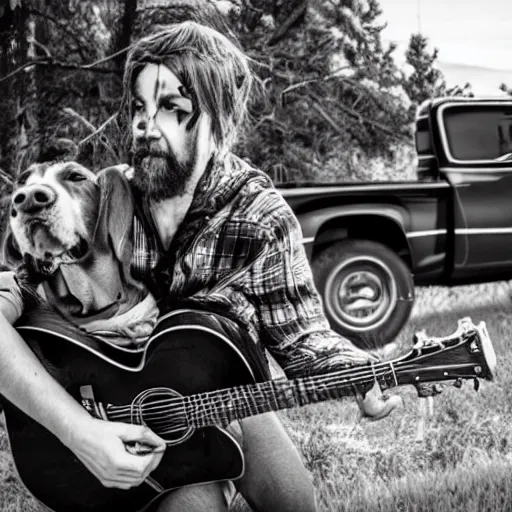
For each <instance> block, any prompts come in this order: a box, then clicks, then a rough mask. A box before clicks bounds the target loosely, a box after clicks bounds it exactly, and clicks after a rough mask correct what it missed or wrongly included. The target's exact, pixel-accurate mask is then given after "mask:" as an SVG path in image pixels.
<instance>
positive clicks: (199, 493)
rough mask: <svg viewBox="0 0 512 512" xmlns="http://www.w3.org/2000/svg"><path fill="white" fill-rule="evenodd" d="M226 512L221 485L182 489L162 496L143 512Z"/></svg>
mask: <svg viewBox="0 0 512 512" xmlns="http://www.w3.org/2000/svg"><path fill="white" fill-rule="evenodd" d="M185 510H186V511H187V512H203V511H205V510H208V511H211V512H227V510H228V507H227V502H226V497H225V494H224V489H223V484H222V483H213V484H204V485H194V486H190V487H182V488H181V489H176V490H175V491H171V492H170V493H169V494H166V495H165V496H163V497H162V498H161V499H160V500H158V501H157V502H156V503H155V504H154V505H153V506H152V507H150V508H149V509H148V510H147V511H146V510H144V512H183V511H185Z"/></svg>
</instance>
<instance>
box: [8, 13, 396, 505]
mask: <svg viewBox="0 0 512 512" xmlns="http://www.w3.org/2000/svg"><path fill="white" fill-rule="evenodd" d="M252 85H253V76H252V73H251V71H250V68H249V64H248V59H247V57H246V56H245V55H244V53H243V52H242V51H241V50H240V48H239V47H238V46H237V45H236V44H234V43H233V42H232V41H231V40H229V39H228V38H226V37H225V36H224V35H222V34H220V33H219V32H217V31H215V30H213V29H211V28H208V27H205V26H203V25H199V24H197V23H195V22H185V23H181V24H178V25H173V26H171V27H169V28H166V29H165V30H162V31H160V32H158V33H156V34H154V35H151V36H148V37H146V38H144V39H142V40H140V41H139V42H138V43H137V44H136V45H135V46H134V47H133V48H132V50H131V51H130V53H129V54H128V58H127V63H126V69H125V75H124V87H125V98H124V105H125V107H126V111H127V114H128V118H129V120H130V123H131V146H132V150H133V159H132V164H133V176H132V177H131V183H132V186H133V189H134V192H135V196H136V202H137V211H136V216H135V218H134V223H133V234H132V236H133V243H134V254H133V259H132V275H133V277H135V278H136V279H139V280H141V281H143V282H144V283H145V284H146V285H147V286H148V288H149V289H150V290H151V291H152V292H153V294H154V295H155V296H156V298H157V299H158V300H159V301H160V304H161V305H164V306H165V307H172V305H173V304H175V303H177V302H179V301H180V300H181V299H187V300H188V301H189V303H192V304H197V305H198V306H201V307H202V308H207V309H208V308H211V309H215V310H216V311H219V310H220V311H223V312H224V313H225V314H226V316H228V317H231V318H235V319H237V321H238V322H240V323H242V325H243V328H244V330H245V331H246V332H247V334H248V336H250V337H251V338H252V339H253V340H254V343H257V344H261V345H262V346H263V347H264V348H265V349H266V350H267V351H268V353H269V354H271V355H272V356H273V357H274V358H275V359H276V360H277V361H278V363H279V364H280V365H281V367H282V368H283V369H284V372H285V373H286V375H287V376H288V377H298V376H305V375H308V374H314V373H322V372H328V371H334V370H336V369H340V368H345V367H346V366H347V365H353V364H366V363H368V362H369V361H370V360H372V358H371V357H370V356H369V355H368V354H366V353H365V352H363V351H360V350H358V349H357V348H355V347H354V346H353V345H352V344H351V343H350V342H349V341H348V340H346V339H345V338H343V337H341V336H340V335H338V334H337V333H335V332H334V331H332V330H331V329H330V328H329V325H328V323H327V320H326V318H325V317H324V314H323V310H322V304H321V300H320V298H319V295H318V293H317V291H316V289H315V287H314V284H313V278H312V273H311V269H310V267H309V265H308V262H307V258H306V254H305V251H304V248H303V246H302V244H301V231H300V226H299V224H298V221H297V219H296V218H295V216H294V214H293V212H292V211H291V209H290V208H289V206H288V205H287V203H286V202H285V201H284V199H283V198H282V196H281V195H280V194H279V193H278V191H277V190H276V189H275V188H274V187H273V185H272V183H271V180H270V179H269V178H268V177H267V176H266V175H265V174H264V173H262V172H261V171H259V170H257V169H254V168H252V167H251V166H249V165H248V164H247V163H246V162H244V161H243V160H241V159H240V158H238V157H236V156H235V155H234V154H232V153H231V148H232V146H233V144H234V142H235V140H236V138H237V136H238V135H239V132H240V130H241V128H242V125H243V122H244V120H245V118H246V114H247V102H248V99H249V96H250V93H251V89H252ZM0 329H2V332H4V333H5V334H4V340H3V343H4V350H3V351H1V353H0V392H1V393H2V394H4V395H5V396H6V397H7V398H8V399H9V400H10V401H12V402H13V403H14V404H16V405H17V406H18V407H20V408H21V409H22V410H24V411H25V412H26V413H27V414H29V415H30V416H32V417H33V418H34V419H36V420H37V421H39V422H40V423H41V424H43V425H44V426H45V427H46V428H48V429H49V430H50V431H51V432H53V433H54V434H55V435H56V436H57V437H58V438H59V439H61V440H62V442H63V443H64V444H65V445H66V446H68V447H69V448H70V449H71V450H72V451H73V452H74V453H75V454H76V455H77V457H78V458H79V459H80V460H82V462H83V463H84V464H85V465H86V466H87V467H88V468H89V469H90V471H92V473H93V474H94V475H96V476H97V477H98V478H99V479H100V480H101V481H102V483H104V484H105V485H108V486H112V487H119V488H128V487H131V486H134V485H139V484H140V483H141V482H142V481H143V480H144V479H145V478H146V477H147V476H148V474H149V473H150V472H151V471H152V470H153V469H154V468H155V467H156V466H157V465H158V463H159V462H160V459H161V456H162V450H163V449H165V443H164V442H163V441H162V440H161V439H160V438H159V437H158V436H156V435H155V434H154V433H152V432H150V431H149V430H148V429H147V428H144V427H140V426H134V425H125V424H120V423H115V422H104V421H101V420H97V419H94V418H92V417H90V416H88V414H87V413H86V412H85V411H84V410H83V409H82V408H81V406H80V405H79V404H78V403H76V402H75V401H74V400H73V399H72V398H71V397H70V396H69V395H68V394H67V393H66V392H65V391H64V390H63V389H62V388H61V387H60V386H59V385H58V384H57V383H56V382H55V381H54V380H53V379H52V378H51V377H50V376H49V375H48V374H47V372H46V371H45V369H44V368H43V367H42V366H41V364H40V363H39V362H38V360H37V359H36V358H35V356H34V355H33V354H32V353H31V352H30V350H29V349H28V348H27V346H26V344H24V342H23V340H22V339H21V338H20V337H19V335H18V334H17V333H16V332H15V331H14V330H13V329H12V327H11V326H10V325H9V323H8V322H6V321H5V319H4V318H2V317H1V315H0ZM41 390H44V393H42V392H41ZM396 398H397V397H391V398H390V399H387V400H384V399H383V398H382V395H379V394H378V393H377V394H375V393H374V392H373V391H371V392H368V393H367V394H366V397H365V399H364V400H363V401H362V410H363V413H366V414H367V415H368V416H372V417H374V418H381V417H384V416H386V415H387V414H388V413H389V412H390V411H391V410H392V409H393V408H394V407H395V406H396V405H397V403H398V401H397V400H395V399H396ZM234 428H235V429H236V428H238V433H239V434H240V436H241V442H242V446H243V450H244V454H245V458H246V471H245V474H244V476H243V477H242V478H241V479H240V480H238V481H237V482H236V487H237V489H238V490H239V491H240V492H241V493H242V494H243V495H244V497H245V498H246V500H247V502H248V503H249V504H250V505H251V507H252V508H253V509H254V510H257V511H263V510H273V511H276V512H280V511H285V510H286V511H308V512H310V511H313V510H316V504H315V497H314V490H313V485H312V482H311V478H310V476H309V473H308V471H307V470H306V468H305V467H304V465H303V463H302V461H301V458H300V455H299V453H298V451H297V449H296V448H295V447H294V445H293V443H292V442H291V440H290V438H289V437H288V435H287V433H286V431H285V429H284V428H283V426H282V424H281V423H280V421H279V420H278V418H277V416H276V415H275V414H274V413H267V414H263V415H260V416H255V417H252V418H248V419H245V420H243V421H241V422H240V425H234ZM127 441H132V442H133V441H139V442H142V443H145V444H150V445H152V446H154V447H155V449H154V452H153V453H152V454H149V455H144V456H135V455H131V454H129V453H127V452H126V451H125V450H124V443H125V442H127ZM226 491H227V489H226V485H225V484H222V483H213V484H207V485H196V486H192V487H185V488H181V489H178V490H175V491H173V492H171V493H169V494H167V495H166V496H165V497H164V499H163V500H161V502H160V503H158V504H156V505H153V508H152V510H155V507H157V508H156V509H157V510H158V511H159V512H164V511H166V512H170V511H182V510H187V511H190V512H193V511H196V510H197V511H199V510H210V511H221V510H222V511H225V510H227V507H228V500H227V495H228V493H227V492H226Z"/></svg>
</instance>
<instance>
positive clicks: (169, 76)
mask: <svg viewBox="0 0 512 512" xmlns="http://www.w3.org/2000/svg"><path fill="white" fill-rule="evenodd" d="M182 91H183V84H182V83H181V81H180V80H179V78H178V77H177V76H176V75H175V74H174V73H173V72H172V71H171V70H170V69H169V68H168V67H167V66H165V65H164V64H155V63H152V62H151V63H148V64H146V65H144V67H143V68H142V70H141V71H140V72H139V74H138V75H137V78H136V80H135V85H134V92H135V94H136V95H137V96H140V97H142V98H146V97H152V98H154V97H155V96H157V95H158V96H159V95H163V94H165V95H168V94H172V95H177V96H181V95H182Z"/></svg>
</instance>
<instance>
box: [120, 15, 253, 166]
mask: <svg viewBox="0 0 512 512" xmlns="http://www.w3.org/2000/svg"><path fill="white" fill-rule="evenodd" d="M150 62H151V63H155V64H163V65H165V66H166V67H168V68H169V69H170V70H171V71H172V72H173V73H174V74H175V75H176V77H177V78H178V79H179V80H180V82H181V83H182V84H183V85H184V86H185V87H186V88H187V90H188V91H189V93H190V94H192V95H193V98H194V100H195V103H196V105H197V107H198V108H199V111H200V112H206V113H207V114H208V115H209V117H210V118H211V121H212V133H213V137H214V140H215V143H216V147H217V156H220V157H222V156H223V155H225V154H226V153H227V152H228V151H229V150H230V149H231V147H232V146H233V144H234V143H235V141H236V139H237V137H238V135H239V132H240V130H241V128H242V126H243V124H244V121H245V120H246V118H247V103H248V100H249V97H250V94H251V89H252V86H253V83H254V79H255V76H254V75H253V73H252V71H251V68H250V66H249V59H248V58H247V56H246V55H245V53H244V52H243V50H242V49H241V48H240V47H239V46H238V45H237V44H236V43H235V42H234V41H232V40H230V39H228V38H227V37H226V36H224V35H223V34H221V33H220V32H218V31H217V30H215V29H213V28H211V27H208V26H205V25H202V24H199V23H197V22H195V21H185V22H182V23H179V24H175V25H170V26H168V27H166V28H165V29H163V30H160V31H158V32H156V33H155V34H152V35H149V36H147V37H144V38H143V39H141V40H140V41H138V42H137V43H136V44H135V45H134V46H133V47H132V49H131V50H130V52H129V53H128V55H127V60H126V66H125V72H124V77H123V86H124V97H123V113H124V114H125V115H126V116H127V120H128V121H129V120H131V118H132V111H131V109H132V99H133V98H132V96H133V87H134V84H135V81H136V79H137V76H138V74H139V73H140V71H141V70H142V68H143V67H144V65H145V64H147V63H150ZM128 132H130V130H128ZM127 143H128V147H129V144H130V143H131V140H128V141H127Z"/></svg>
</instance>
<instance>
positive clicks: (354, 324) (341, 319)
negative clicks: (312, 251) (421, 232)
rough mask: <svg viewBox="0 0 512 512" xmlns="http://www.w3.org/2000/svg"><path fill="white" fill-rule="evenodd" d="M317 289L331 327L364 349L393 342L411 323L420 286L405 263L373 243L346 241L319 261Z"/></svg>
mask: <svg viewBox="0 0 512 512" xmlns="http://www.w3.org/2000/svg"><path fill="white" fill-rule="evenodd" d="M312 269H313V275H314V279H315V285H316V287H317V289H318V291H319V293H320V294H321V296H322V300H323V303H324V311H325V314H326V316H327V319H328V320H329V323H330V325H331V328H332V329H333V330H334V331H336V332H338V333H340V334H342V335H343V336H346V337H347V338H349V339H350V340H352V341H353V343H354V344H355V345H357V346H358V347H360V348H362V349H375V348H381V347H384V346H386V345H388V344H389V343H391V342H392V341H393V340H394V338H395V337H396V335H397V334H398V333H399V331H400V330H401V329H402V327H403V326H404V324H405V322H406V321H407V320H408V318H409V315H410V313H411V309H412V306H413V303H414V282H413V278H412V274H411V271H410V269H409V268H408V267H407V265H406V264H405V263H404V261H403V260H402V259H401V258H400V257H399V256H398V255H397V254H396V253H394V252H393V251H392V250H391V249H389V248H388V247H386V246H385V245H383V244H381V243H378V242H373V241H371V240H355V239H351V240H344V241H342V242H337V243H335V244H333V245H331V246H330V247H328V248H327V249H324V250H323V251H322V252H321V253H319V254H318V256H317V257H315V258H314V260H313V264H312Z"/></svg>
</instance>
